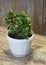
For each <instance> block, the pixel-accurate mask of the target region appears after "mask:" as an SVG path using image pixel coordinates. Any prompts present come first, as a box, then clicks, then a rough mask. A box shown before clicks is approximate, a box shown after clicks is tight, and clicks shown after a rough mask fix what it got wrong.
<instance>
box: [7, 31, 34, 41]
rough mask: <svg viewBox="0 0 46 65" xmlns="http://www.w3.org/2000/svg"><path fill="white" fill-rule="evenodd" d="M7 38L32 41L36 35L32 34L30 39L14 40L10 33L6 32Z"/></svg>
mask: <svg viewBox="0 0 46 65" xmlns="http://www.w3.org/2000/svg"><path fill="white" fill-rule="evenodd" d="M6 37H8V38H10V39H13V40H31V39H33V38H34V33H33V34H32V36H31V37H29V38H28V39H14V38H11V37H10V36H8V31H7V32H6Z"/></svg>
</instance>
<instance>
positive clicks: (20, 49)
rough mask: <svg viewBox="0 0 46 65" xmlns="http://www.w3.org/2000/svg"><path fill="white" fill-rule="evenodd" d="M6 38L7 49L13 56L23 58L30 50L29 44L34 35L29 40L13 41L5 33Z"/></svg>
mask: <svg viewBox="0 0 46 65" xmlns="http://www.w3.org/2000/svg"><path fill="white" fill-rule="evenodd" d="M6 38H7V40H8V43H9V48H10V50H11V52H12V53H13V55H14V56H17V57H22V56H25V55H26V54H27V53H28V52H29V50H30V49H31V48H30V46H31V42H32V40H33V38H34V34H33V35H32V36H31V37H30V38H29V39H13V38H11V37H9V36H8V32H7V33H6Z"/></svg>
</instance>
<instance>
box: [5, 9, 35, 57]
mask: <svg viewBox="0 0 46 65" xmlns="http://www.w3.org/2000/svg"><path fill="white" fill-rule="evenodd" d="M4 21H5V23H6V24H7V26H8V32H7V33H6V38H7V40H8V43H9V48H10V50H11V52H12V54H13V55H15V56H17V57H22V56H25V55H26V54H27V53H28V52H29V50H30V44H31V41H32V39H33V38H34V33H33V31H32V29H31V27H32V24H31V21H32V19H31V18H29V17H27V15H26V13H25V12H24V11H22V12H21V13H20V14H15V13H14V11H13V10H9V11H8V13H7V16H6V17H5V18H4Z"/></svg>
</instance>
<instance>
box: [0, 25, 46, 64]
mask: <svg viewBox="0 0 46 65" xmlns="http://www.w3.org/2000/svg"><path fill="white" fill-rule="evenodd" d="M6 31H7V29H6V28H5V27H1V26H0V65H46V36H43V35H36V34H35V37H34V40H33V41H32V44H31V49H32V53H31V54H29V55H28V56H25V57H23V58H17V57H14V56H12V55H11V54H10V53H9V46H8V42H7V40H6V37H5V34H6Z"/></svg>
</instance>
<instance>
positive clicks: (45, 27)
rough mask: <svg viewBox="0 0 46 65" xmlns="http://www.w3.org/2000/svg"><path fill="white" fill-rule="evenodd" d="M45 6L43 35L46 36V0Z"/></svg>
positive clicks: (45, 0)
mask: <svg viewBox="0 0 46 65" xmlns="http://www.w3.org/2000/svg"><path fill="white" fill-rule="evenodd" d="M43 4H44V6H43V21H42V22H43V23H42V24H43V31H44V32H43V34H45V35H46V0H44V1H43Z"/></svg>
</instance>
